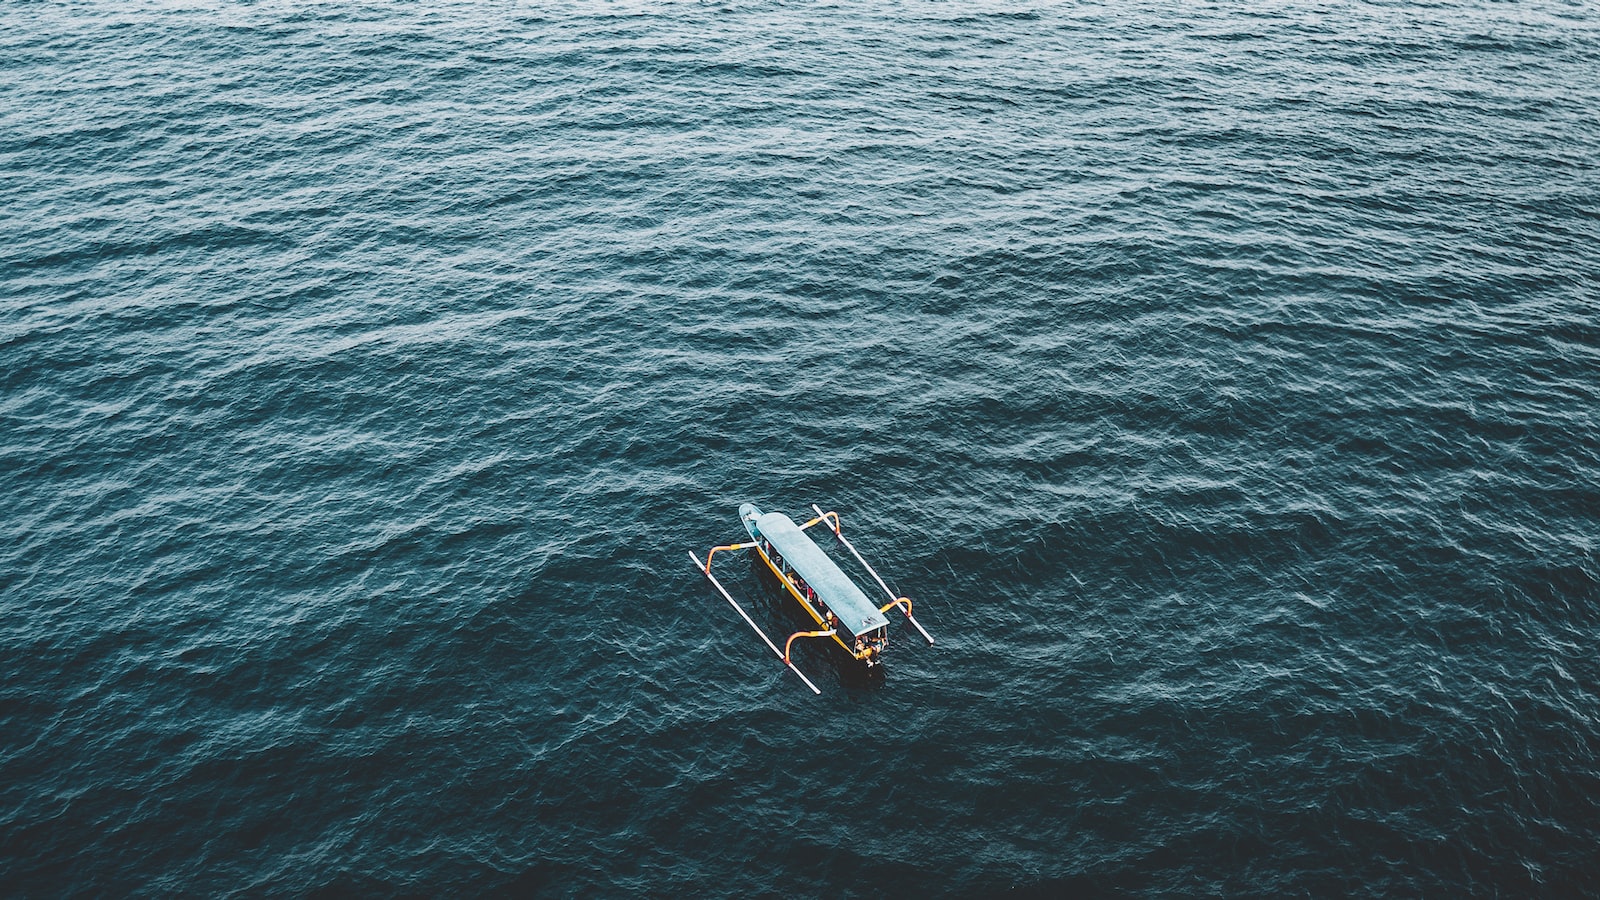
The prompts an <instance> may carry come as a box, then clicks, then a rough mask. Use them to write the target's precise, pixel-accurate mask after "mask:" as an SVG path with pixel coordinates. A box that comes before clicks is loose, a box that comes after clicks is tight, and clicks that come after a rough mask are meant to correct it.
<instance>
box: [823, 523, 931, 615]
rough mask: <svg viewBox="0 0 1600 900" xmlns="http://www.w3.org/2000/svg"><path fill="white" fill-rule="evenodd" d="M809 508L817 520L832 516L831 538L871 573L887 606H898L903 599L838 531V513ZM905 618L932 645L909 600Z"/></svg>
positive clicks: (887, 607)
mask: <svg viewBox="0 0 1600 900" xmlns="http://www.w3.org/2000/svg"><path fill="white" fill-rule="evenodd" d="M811 508H812V510H814V511H815V512H816V514H817V518H818V519H825V518H827V517H828V516H829V515H832V516H833V536H834V537H836V538H838V539H839V543H841V544H843V545H844V546H845V549H847V550H849V551H850V553H851V555H852V556H854V557H855V558H856V562H858V563H861V565H862V567H863V568H865V569H866V570H867V571H868V572H869V573H871V575H872V580H873V581H876V582H877V583H878V587H881V588H883V592H884V593H885V594H888V595H889V599H890V600H893V601H894V602H893V603H890V604H889V606H896V605H898V604H899V602H900V601H901V600H904V599H905V598H903V597H896V596H895V595H894V591H891V590H889V586H888V585H887V584H884V583H883V578H882V576H880V575H879V574H878V570H877V569H874V568H873V567H872V564H871V563H869V562H867V561H866V560H865V559H863V558H862V557H861V551H859V550H857V549H856V545H855V544H852V543H850V539H849V538H847V537H845V536H844V534H843V533H842V532H841V531H840V527H841V526H840V524H839V514H838V513H824V512H823V511H822V507H820V506H818V505H816V504H815V503H813V504H811ZM889 606H885V607H884V608H883V609H882V610H880V612H884V611H887V610H888V609H889ZM906 618H907V619H911V624H912V625H915V626H916V628H917V630H918V631H920V632H922V636H923V637H924V638H926V639H927V641H928V643H929V644H930V645H931V644H932V643H933V635H931V634H929V633H928V630H927V629H925V628H923V627H922V625H921V624H920V623H919V622H917V620H916V619H912V618H911V601H910V600H906Z"/></svg>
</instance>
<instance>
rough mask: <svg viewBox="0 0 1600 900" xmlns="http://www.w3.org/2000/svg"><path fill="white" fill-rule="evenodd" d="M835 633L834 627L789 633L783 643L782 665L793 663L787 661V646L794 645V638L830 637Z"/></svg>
mask: <svg viewBox="0 0 1600 900" xmlns="http://www.w3.org/2000/svg"><path fill="white" fill-rule="evenodd" d="M835 633H837V632H836V629H833V628H829V629H828V630H827V631H796V632H795V633H794V634H791V635H789V640H787V641H785V642H784V644H783V662H784V665H790V666H792V665H793V664H792V663H790V662H789V648H790V647H793V646H794V640H795V638H816V637H832V636H833V635H834V634H835Z"/></svg>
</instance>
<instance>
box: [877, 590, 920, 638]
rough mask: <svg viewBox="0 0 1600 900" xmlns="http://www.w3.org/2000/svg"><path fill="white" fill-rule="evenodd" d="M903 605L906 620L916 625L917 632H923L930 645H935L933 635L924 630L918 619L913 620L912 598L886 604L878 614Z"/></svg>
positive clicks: (879, 609)
mask: <svg viewBox="0 0 1600 900" xmlns="http://www.w3.org/2000/svg"><path fill="white" fill-rule="evenodd" d="M901 604H904V605H905V608H906V618H907V619H910V620H911V624H912V625H915V626H916V628H917V630H918V631H921V632H922V636H923V637H924V638H927V640H928V643H929V644H930V645H931V644H933V635H931V634H929V633H928V632H927V631H926V630H924V629H923V627H922V623H920V622H918V621H917V620H916V619H913V618H911V598H910V597H900V598H897V599H895V600H892V601H890V602H888V603H885V604H884V605H882V606H880V607H878V612H888V611H889V610H891V609H894V608H895V607H896V606H900V605H901Z"/></svg>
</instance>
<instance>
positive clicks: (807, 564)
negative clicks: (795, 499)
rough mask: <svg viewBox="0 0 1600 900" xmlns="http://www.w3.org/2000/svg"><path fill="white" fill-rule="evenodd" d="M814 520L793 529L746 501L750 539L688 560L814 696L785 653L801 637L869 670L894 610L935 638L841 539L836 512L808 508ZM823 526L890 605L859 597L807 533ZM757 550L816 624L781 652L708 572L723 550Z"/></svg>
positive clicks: (743, 515)
mask: <svg viewBox="0 0 1600 900" xmlns="http://www.w3.org/2000/svg"><path fill="white" fill-rule="evenodd" d="M811 509H812V511H813V512H815V513H816V514H817V517H816V518H814V519H812V520H811V521H809V522H807V523H805V524H804V525H796V524H795V522H794V520H793V519H791V518H789V517H788V516H786V515H784V514H783V513H763V512H762V511H761V510H760V509H757V508H756V505H755V504H753V503H746V504H744V505H742V506H740V507H739V521H740V522H742V523H744V528H745V531H746V532H748V533H749V535H750V540H748V541H745V542H743V543H739V544H725V545H723V546H720V547H712V548H711V549H710V550H709V551H707V553H706V560H705V562H704V563H702V562H700V558H699V557H698V556H695V555H694V551H692V550H691V551H689V558H690V559H692V560H694V565H695V568H697V569H699V570H700V571H701V572H702V573H703V574H704V575H705V576H706V578H708V579H710V580H711V583H712V584H713V585H715V586H716V589H717V592H718V593H720V594H722V596H723V597H724V598H725V599H726V600H727V601H728V602H729V603H731V604H733V608H734V610H735V611H736V612H738V613H739V615H740V617H741V618H743V619H744V620H745V622H746V623H747V624H748V625H749V626H750V627H751V628H752V629H754V630H755V633H756V634H758V635H760V636H761V639H762V640H763V641H766V644H767V646H768V647H771V648H772V652H773V653H776V654H777V655H778V658H779V659H781V660H783V664H784V665H785V666H788V667H789V671H791V672H793V673H795V674H796V675H799V676H800V680H801V681H804V682H805V683H806V687H809V688H811V690H812V692H813V693H817V694H820V693H822V691H821V689H819V688H818V687H817V686H816V685H814V684H812V683H811V679H809V678H807V677H806V676H805V673H803V672H801V671H800V670H799V669H797V668H795V666H794V662H793V661H792V660H791V659H790V658H789V651H790V649H791V648H792V647H793V646H794V642H795V641H796V640H799V639H801V638H832V639H833V641H834V643H836V644H838V645H839V646H840V647H842V648H843V649H844V651H845V652H846V653H848V654H850V656H851V658H852V659H855V660H857V661H859V662H861V663H863V664H864V665H866V666H867V667H868V668H876V667H877V666H878V665H880V664H881V662H882V660H881V657H882V656H883V651H884V648H885V647H887V646H888V645H889V620H888V619H886V618H884V613H887V612H888V611H889V610H891V609H895V608H897V607H899V608H901V609H902V611H903V612H904V613H905V614H906V619H907V620H908V621H909V622H910V623H911V624H912V625H913V626H915V627H916V629H917V631H919V632H921V633H922V636H923V637H924V638H926V639H927V641H928V643H929V644H932V643H933V636H932V635H930V634H928V632H927V631H926V630H925V629H924V628H923V627H922V625H921V624H919V623H918V622H917V620H916V619H915V618H914V617H913V616H912V615H911V600H910V598H908V597H897V596H895V593H894V591H891V590H889V586H888V585H887V584H885V583H884V581H883V578H882V577H880V576H879V575H878V572H877V570H876V569H874V568H872V566H871V565H869V564H868V563H867V561H866V560H865V559H862V557H861V553H860V552H859V551H857V550H856V548H855V545H854V544H851V543H850V541H849V540H848V539H847V538H846V537H845V536H844V533H843V531H842V530H841V528H840V525H839V514H838V513H836V512H823V511H822V510H821V508H819V507H818V506H816V505H815V504H813V505H812V507H811ZM824 522H825V523H827V524H829V525H830V526H832V529H833V536H834V537H835V538H837V539H838V540H839V543H840V544H842V545H843V546H844V547H845V549H847V550H849V551H850V553H851V555H853V556H854V557H855V558H856V561H857V562H859V563H861V566H862V568H864V569H866V570H867V572H869V573H870V574H871V575H872V578H873V580H874V581H876V582H877V583H878V586H879V587H881V588H883V592H884V593H885V594H887V595H888V596H889V602H888V603H885V604H884V605H883V606H877V605H875V604H874V603H873V602H872V601H871V600H869V599H867V595H866V594H864V593H862V591H861V588H859V587H857V586H856V583H855V582H854V581H852V580H851V579H850V576H848V575H846V574H845V573H844V572H843V571H842V570H841V569H840V568H839V566H838V564H837V563H835V562H834V561H833V560H832V559H831V558H830V557H829V556H828V554H826V553H824V552H823V551H822V548H821V547H818V546H817V544H816V542H815V541H813V540H811V536H810V535H808V534H806V529H807V528H810V527H811V526H813V525H816V524H818V523H824ZM751 549H753V550H755V551H756V553H758V554H759V555H760V557H761V560H762V561H763V562H765V563H766V564H767V568H768V569H770V570H772V574H773V575H775V576H777V578H778V583H779V584H781V585H782V586H783V588H784V589H785V591H786V592H787V593H788V594H789V596H791V597H793V598H794V599H795V600H796V601H797V602H799V604H800V608H801V609H803V610H804V611H805V612H806V614H807V615H809V616H810V617H811V618H812V620H813V621H815V622H816V624H817V625H818V626H819V627H818V628H817V629H816V630H813V631H797V632H795V633H794V634H791V635H789V639H788V640H787V641H785V642H784V644H783V650H782V651H780V650H778V645H777V644H774V643H773V642H772V640H771V639H770V638H768V637H767V635H766V633H765V632H763V631H762V630H761V628H760V627H759V626H758V625H756V623H755V620H753V619H751V618H750V615H749V613H746V612H745V611H744V607H742V606H740V605H739V602H738V601H737V600H735V599H733V595H732V594H730V593H728V589H727V588H725V587H723V586H722V582H720V581H718V580H717V576H715V575H713V574H711V559H712V557H714V556H716V555H717V553H718V552H719V551H722V550H751Z"/></svg>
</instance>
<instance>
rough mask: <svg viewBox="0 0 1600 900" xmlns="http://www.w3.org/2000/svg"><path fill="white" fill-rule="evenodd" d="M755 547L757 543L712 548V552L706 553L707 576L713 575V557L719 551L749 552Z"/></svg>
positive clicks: (748, 542) (691, 554)
mask: <svg viewBox="0 0 1600 900" xmlns="http://www.w3.org/2000/svg"><path fill="white" fill-rule="evenodd" d="M755 545H756V542H755V541H745V542H744V543H742V544H724V545H722V546H721V547H712V548H711V549H710V550H707V551H706V566H705V569H706V574H707V575H710V574H711V557H713V556H716V555H717V551H718V550H748V549H750V548H751V547H754V546H755ZM689 555H690V556H694V553H693V552H691V553H690V554H689ZM694 564H695V565H697V566H698V565H700V560H698V559H697V560H695V561H694Z"/></svg>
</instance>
